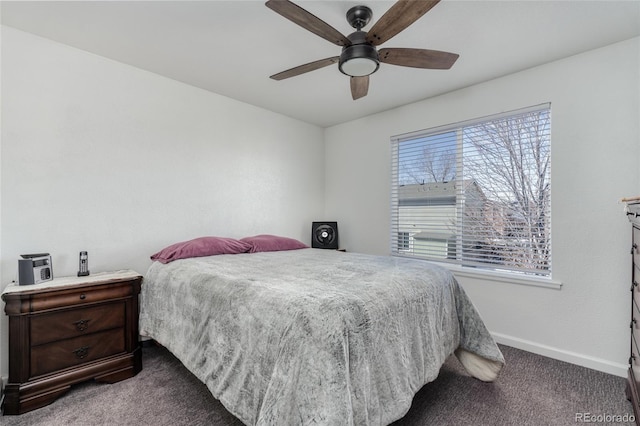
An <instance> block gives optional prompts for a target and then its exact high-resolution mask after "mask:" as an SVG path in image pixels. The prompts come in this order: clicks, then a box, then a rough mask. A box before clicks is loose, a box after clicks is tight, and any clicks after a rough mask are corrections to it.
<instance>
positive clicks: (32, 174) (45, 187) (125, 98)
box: [0, 27, 324, 377]
mask: <svg viewBox="0 0 640 426" xmlns="http://www.w3.org/2000/svg"><path fill="white" fill-rule="evenodd" d="M323 157H324V146H323V130H322V129H320V128H318V127H316V126H313V125H310V124H306V123H303V122H300V121H296V120H293V119H290V118H287V117H284V116H282V115H279V114H275V113H271V112H268V111H266V110H263V109H260V108H256V107H252V106H249V105H247V104H243V103H241V102H237V101H234V100H231V99H229V98H225V97H222V96H218V95H215V94H212V93H210V92H207V91H204V90H200V89H197V88H194V87H191V86H188V85H185V84H182V83H179V82H176V81H173V80H169V79H166V78H163V77H160V76H158V75H155V74H151V73H148V72H145V71H142V70H139V69H136V68H133V67H130V66H127V65H123V64H121V63H117V62H114V61H111V60H108V59H105V58H102V57H99V56H96V55H92V54H89V53H86V52H83V51H80V50H76V49H73V48H70V47H67V46H64V45H61V44H57V43H54V42H52V41H49V40H46V39H43V38H39V37H36V36H33V35H30V34H27V33H24V32H20V31H17V30H14V29H11V28H8V27H3V28H2V142H1V161H2V163H1V166H2V173H1V177H0V179H1V185H2V186H1V194H2V206H1V208H2V210H1V220H2V222H1V226H0V230H1V244H0V250H1V253H2V258H1V262H0V268H1V272H2V275H1V279H2V281H1V283H0V289H3V288H4V287H5V286H6V285H7V283H9V282H11V281H12V280H14V279H16V270H17V263H18V262H17V259H18V258H19V255H20V254H22V253H32V252H41V251H46V252H50V253H51V254H52V256H53V271H54V275H56V276H65V275H74V274H76V272H77V270H78V252H79V251H80V250H87V251H88V252H89V269H90V271H91V272H92V273H95V272H99V271H108V270H117V269H125V268H131V269H134V270H136V271H138V272H140V273H145V272H146V269H147V267H148V266H149V264H150V263H151V262H150V260H149V255H151V254H152V253H154V252H155V251H157V250H159V249H161V248H162V247H164V246H166V245H168V244H170V243H173V242H176V241H182V240H186V239H190V238H194V237H198V236H203V235H219V236H230V237H243V236H247V235H252V234H257V233H274V234H280V235H286V236H290V237H293V238H298V239H300V240H302V241H305V242H307V243H310V241H309V238H310V226H311V222H312V221H313V220H317V218H318V217H319V216H321V215H322V214H323V212H324V203H323V199H324V165H323V164H322V162H321V161H318V158H323ZM0 318H1V319H0V326H1V330H2V333H1V334H2V339H1V340H0V346H1V350H0V361H1V362H0V366H1V369H0V373H1V374H2V376H4V377H6V375H7V372H8V361H7V349H6V348H7V320H6V316H5V315H4V314H2V315H0Z"/></svg>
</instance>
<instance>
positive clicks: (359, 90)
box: [351, 75, 369, 101]
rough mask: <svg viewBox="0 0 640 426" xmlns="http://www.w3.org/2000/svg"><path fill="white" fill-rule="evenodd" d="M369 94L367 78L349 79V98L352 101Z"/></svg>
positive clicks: (366, 76)
mask: <svg viewBox="0 0 640 426" xmlns="http://www.w3.org/2000/svg"><path fill="white" fill-rule="evenodd" d="M368 92H369V76H368V75H365V76H364V77H351V97H352V98H353V100H354V101H355V100H357V99H360V98H364V97H365V96H367V93H368Z"/></svg>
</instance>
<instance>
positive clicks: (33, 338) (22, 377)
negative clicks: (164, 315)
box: [2, 271, 142, 414]
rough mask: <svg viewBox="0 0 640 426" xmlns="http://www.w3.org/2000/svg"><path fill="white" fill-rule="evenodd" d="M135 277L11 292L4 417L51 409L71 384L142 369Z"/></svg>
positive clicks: (66, 281) (116, 275)
mask: <svg viewBox="0 0 640 426" xmlns="http://www.w3.org/2000/svg"><path fill="white" fill-rule="evenodd" d="M141 282H142V276H141V275H140V274H138V273H136V272H133V271H118V272H113V273H103V274H94V275H90V276H87V277H66V278H58V279H54V280H52V281H48V282H45V283H41V284H36V285H28V286H25V285H23V286H18V285H15V284H11V285H9V286H8V287H7V288H6V289H5V290H4V292H3V293H2V300H4V301H5V303H6V306H5V313H6V314H7V315H8V316H9V381H8V383H7V385H6V386H5V398H4V414H21V413H24V412H27V411H30V410H33V409H36V408H39V407H42V406H44V405H47V404H50V403H51V402H53V401H54V400H55V399H56V398H58V397H59V396H60V395H62V394H63V393H64V392H66V391H67V390H68V389H69V388H70V387H71V385H73V384H76V383H79V382H82V381H85V380H89V379H95V380H97V381H101V382H107V383H115V382H118V381H120V380H124V379H127V378H129V377H132V376H134V375H136V374H137V373H138V372H140V370H142V352H141V348H140V344H139V342H138V294H139V293H140V284H141Z"/></svg>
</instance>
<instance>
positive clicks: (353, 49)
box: [266, 0, 459, 100]
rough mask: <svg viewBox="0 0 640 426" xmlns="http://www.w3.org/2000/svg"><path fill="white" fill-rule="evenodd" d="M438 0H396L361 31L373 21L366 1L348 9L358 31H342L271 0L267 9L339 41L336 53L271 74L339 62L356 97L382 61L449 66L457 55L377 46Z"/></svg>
mask: <svg viewBox="0 0 640 426" xmlns="http://www.w3.org/2000/svg"><path fill="white" fill-rule="evenodd" d="M439 2H440V0H429V1H426V0H425V1H422V0H420V1H417V0H398V1H397V2H396V3H394V5H393V6H391V8H390V9H389V10H388V11H387V12H386V13H385V14H384V15H383V16H382V18H380V19H379V20H378V22H376V23H375V24H374V25H373V27H371V29H370V30H369V31H363V30H362V28H364V27H365V26H367V24H368V23H369V21H370V20H371V17H372V12H371V9H370V8H368V7H367V6H355V7H352V8H351V9H349V11H348V12H347V21H348V22H349V24H350V25H351V26H352V27H353V28H355V30H356V31H355V32H354V33H351V34H349V35H348V36H344V35H342V34H341V33H340V32H339V31H338V30H336V29H335V28H333V27H332V26H331V25H329V24H327V23H326V22H324V21H323V20H321V19H320V18H318V17H316V16H315V15H313V14H311V13H309V12H308V11H306V10H305V9H303V8H301V7H300V6H298V5H297V4H295V3H292V2H291V1H289V0H269V1H267V2H266V6H267V7H268V8H270V9H272V10H273V11H275V12H276V13H278V14H280V15H282V16H284V17H285V18H287V19H289V20H290V21H292V22H294V23H296V24H298V25H300V26H301V27H302V28H304V29H306V30H308V31H311V32H312V33H314V34H316V35H318V36H320V37H322V38H324V39H326V40H328V41H330V42H331V43H333V44H336V45H338V46H342V53H341V54H340V56H333V57H331V58H325V59H320V60H318V61H314V62H310V63H308V64H304V65H300V66H297V67H294V68H291V69H288V70H286V71H282V72H280V73H278V74H274V75H272V76H271V78H272V79H274V80H284V79H285V78H290V77H295V76H297V75H300V74H304V73H307V72H309V71H314V70H317V69H320V68H324V67H326V66H329V65H332V64H335V63H336V62H337V63H338V68H339V69H340V71H341V72H342V73H343V74H346V75H348V76H350V77H351V79H350V80H351V96H352V97H353V99H354V100H356V99H360V98H362V97H364V96H366V95H367V92H368V91H369V75H371V74H373V73H374V72H376V71H377V70H378V68H379V67H380V62H384V63H387V64H394V65H401V66H405V67H413V68H425V69H449V68H451V67H452V66H453V64H454V62H455V61H456V60H457V59H458V56H459V55H457V54H455V53H449V52H441V51H438V50H427V49H411V48H384V49H380V50H379V51H378V50H377V49H376V46H378V45H380V44H382V43H384V42H385V41H387V40H389V39H390V38H392V37H394V36H395V35H396V34H398V33H399V32H400V31H402V30H404V29H405V28H407V27H408V26H409V25H411V24H413V23H414V22H415V21H417V20H418V19H419V18H420V17H421V16H422V15H424V14H425V13H427V12H428V11H429V10H431V8H433V7H434V6H435V5H436V4H438V3H439Z"/></svg>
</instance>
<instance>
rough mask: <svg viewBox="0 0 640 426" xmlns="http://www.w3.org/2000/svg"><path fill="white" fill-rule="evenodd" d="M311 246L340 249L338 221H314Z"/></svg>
mask: <svg viewBox="0 0 640 426" xmlns="http://www.w3.org/2000/svg"><path fill="white" fill-rule="evenodd" d="M311 247H313V248H321V249H332V250H337V249H338V222H313V223H312V224H311Z"/></svg>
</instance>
